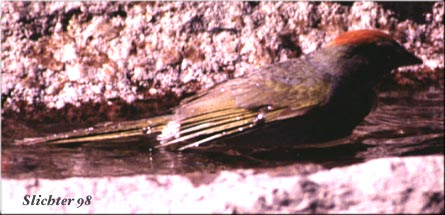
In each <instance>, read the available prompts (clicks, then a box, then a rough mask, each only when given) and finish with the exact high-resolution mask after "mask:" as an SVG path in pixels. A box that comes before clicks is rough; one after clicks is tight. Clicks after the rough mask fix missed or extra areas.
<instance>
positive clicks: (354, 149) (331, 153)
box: [2, 85, 444, 178]
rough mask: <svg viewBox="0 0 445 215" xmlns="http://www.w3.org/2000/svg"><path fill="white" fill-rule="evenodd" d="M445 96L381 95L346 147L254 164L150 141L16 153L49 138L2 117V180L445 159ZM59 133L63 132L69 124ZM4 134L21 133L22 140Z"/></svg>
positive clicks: (290, 153)
mask: <svg viewBox="0 0 445 215" xmlns="http://www.w3.org/2000/svg"><path fill="white" fill-rule="evenodd" d="M443 93H444V89H443V85H442V86H440V87H431V88H428V89H423V90H418V89H416V90H413V89H411V90H395V91H386V92H382V93H380V94H379V105H378V107H377V108H376V110H374V111H373V112H372V113H371V114H370V115H368V116H367V117H366V118H365V120H364V121H363V122H362V123H361V124H360V125H359V126H357V128H356V129H355V130H354V132H353V134H352V135H351V137H349V138H348V139H346V140H344V144H341V145H337V146H332V147H328V148H311V149H298V150H297V149H294V150H290V149H289V150H287V151H276V152H273V151H272V152H263V153H258V154H256V155H255V156H253V157H252V156H243V155H238V156H233V155H231V156H230V155H226V154H221V153H204V152H181V153H179V152H170V151H166V150H162V149H161V150H151V149H150V147H149V146H148V144H147V143H146V142H134V143H128V144H118V143H112V144H94V145H82V146H70V147H54V146H45V145H40V146H16V145H13V144H12V142H13V138H12V136H14V138H20V137H21V138H23V137H27V136H30V135H33V136H41V135H43V134H39V133H38V132H37V130H36V129H33V128H29V127H27V126H24V124H25V122H14V121H13V120H8V119H7V118H4V119H2V120H3V121H4V122H3V123H2V175H3V177H7V178H30V177H40V178H66V177H74V176H87V177H91V176H124V175H134V174H184V173H192V172H217V171H219V170H225V169H237V168H257V169H260V168H261V169H264V168H268V167H276V166H282V165H288V164H293V163H318V164H321V165H323V166H325V167H335V166H343V165H348V164H352V163H359V162H363V161H366V160H369V159H374V158H381V157H390V156H408V155H429V154H443V152H444V107H443V105H444V95H443ZM55 126H56V127H57V126H62V127H63V124H61V125H55ZM53 127H54V125H53ZM64 130H69V128H65V129H64ZM5 131H8V132H11V131H15V132H16V134H14V135H11V134H9V133H4V132H5ZM36 132H37V134H36ZM145 141H155V140H153V139H147V140H145Z"/></svg>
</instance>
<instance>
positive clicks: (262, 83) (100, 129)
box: [20, 29, 422, 151]
mask: <svg viewBox="0 0 445 215" xmlns="http://www.w3.org/2000/svg"><path fill="white" fill-rule="evenodd" d="M421 63H422V60H421V59H420V58H418V57H417V56H415V55H414V54H412V53H410V52H409V51H407V50H406V49H405V48H404V47H403V46H402V45H400V44H399V43H398V42H397V41H396V40H395V39H393V38H392V37H391V36H390V35H388V34H387V33H384V32H382V31H379V30H373V29H362V30H352V31H347V32H345V33H342V34H340V35H339V36H337V37H336V38H335V39H333V40H332V41H330V42H328V43H327V44H326V45H324V46H323V47H321V48H320V49H318V50H315V51H313V52H311V53H308V54H305V55H302V56H301V57H299V58H294V59H289V60H286V61H282V62H278V63H274V64H270V65H266V66H263V67H260V68H257V69H252V70H250V71H248V72H246V73H245V74H243V75H242V76H239V77H235V78H232V79H229V80H227V81H224V82H222V83H219V84H216V85H215V86H213V87H211V88H209V89H205V90H202V91H200V92H198V93H197V94H196V95H193V96H191V97H188V98H185V99H184V100H183V101H181V102H180V103H179V105H178V106H177V107H176V108H175V109H174V110H173V111H172V113H171V114H168V115H162V116H155V117H151V118H146V119H140V120H134V121H126V122H119V123H114V122H107V123H102V124H98V125H96V126H93V127H90V128H87V129H83V130H77V131H73V132H67V133H62V134H55V135H50V136H47V137H37V138H25V139H24V140H21V141H20V143H25V144H34V143H47V144H53V145H63V144H70V143H83V142H98V141H102V142H106V141H118V142H119V141H123V142H125V140H128V138H139V137H146V136H150V135H155V136H157V138H156V139H157V141H158V143H157V145H156V146H155V148H169V149H172V150H177V151H183V150H187V149H194V148H201V147H202V148H205V147H206V146H211V145H212V143H216V142H217V143H219V144H222V145H224V146H226V147H229V148H230V147H236V146H239V145H240V146H241V145H245V147H247V149H248V150H252V148H256V147H258V148H260V147H267V146H268V145H272V146H280V147H281V146H284V147H287V146H289V145H295V144H297V145H298V144H299V143H302V142H304V143H306V142H314V143H320V142H326V141H330V140H336V139H341V138H343V137H347V136H348V135H350V134H351V133H352V131H353V129H354V128H355V127H356V126H357V125H358V124H359V123H360V122H362V121H363V119H364V118H365V117H366V116H367V115H368V114H369V113H370V111H371V110H372V109H373V107H375V105H376V102H377V99H376V98H377V90H376V86H377V85H378V83H379V82H380V81H381V80H382V79H384V78H385V77H386V76H387V75H388V74H390V72H391V71H392V70H394V69H396V68H398V67H401V66H408V65H415V64H421ZM246 142H249V144H243V143H246Z"/></svg>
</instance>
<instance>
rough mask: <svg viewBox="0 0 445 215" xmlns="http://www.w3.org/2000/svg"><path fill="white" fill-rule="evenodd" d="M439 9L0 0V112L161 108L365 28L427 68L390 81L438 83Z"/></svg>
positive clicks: (425, 6) (428, 5) (406, 5)
mask: <svg viewBox="0 0 445 215" xmlns="http://www.w3.org/2000/svg"><path fill="white" fill-rule="evenodd" d="M407 8H408V9H407ZM409 8H411V9H412V10H409ZM413 8H414V9H413ZM412 11H415V13H414V12H412ZM443 11H444V4H443V2H429V3H423V2H411V3H403V5H401V4H397V3H382V4H380V3H374V2H356V3H353V4H352V3H343V4H338V3H310V2H253V3H249V2H130V3H125V2H101V3H98V2H96V3H88V2H66V3H65V2H5V3H3V6H2V20H1V25H2V39H1V42H2V54H1V55H2V56H1V58H2V67H1V72H2V109H3V110H2V113H4V112H13V113H20V114H23V113H24V112H25V113H27V114H28V115H27V116H25V118H26V117H32V116H33V115H36V114H37V113H36V112H38V111H41V110H42V109H43V110H46V109H51V108H52V110H60V109H62V108H66V107H67V106H69V107H71V108H74V109H75V108H76V107H80V106H81V105H83V106H84V107H86V108H84V109H83V110H82V111H79V109H76V110H77V111H71V112H70V113H69V114H71V115H76V116H77V115H81V113H82V114H83V115H82V116H81V117H83V118H88V117H91V116H93V117H94V115H95V114H96V111H91V113H88V112H87V111H86V109H87V108H91V109H94V110H96V109H98V108H100V107H97V106H94V105H90V106H85V104H101V105H103V106H110V105H113V104H115V103H117V102H116V100H118V101H121V102H123V103H131V102H135V101H141V100H143V101H144V100H150V99H154V100H155V101H154V102H158V103H160V102H161V101H163V100H166V99H167V98H168V96H171V97H175V98H180V97H182V96H184V95H188V94H190V93H193V92H196V91H197V90H198V89H200V88H206V87H210V86H212V85H214V84H215V83H218V82H221V81H224V80H226V79H228V78H230V77H234V76H239V75H242V74H243V73H244V72H245V71H247V70H250V69H252V68H256V67H260V66H263V65H266V64H270V63H273V62H278V61H283V60H286V59H288V58H294V57H298V56H300V55H301V54H303V53H308V52H311V51H314V50H315V49H317V48H319V47H320V46H322V45H323V44H324V43H325V42H327V41H329V40H331V39H332V38H334V37H335V36H337V35H338V34H340V33H342V32H344V31H347V30H353V29H363V28H377V29H380V30H383V31H386V32H389V33H390V34H392V35H393V36H394V37H395V38H396V39H397V40H399V41H400V42H401V43H402V44H403V45H404V46H405V47H407V48H408V50H410V51H413V52H415V54H416V55H418V56H420V57H421V58H422V59H423V60H424V62H425V63H424V65H422V66H420V67H414V68H406V69H405V70H402V71H400V72H399V73H396V74H398V75H396V78H397V79H398V82H399V84H409V83H412V82H413V80H412V79H414V82H416V81H419V80H423V81H425V79H426V80H429V79H435V81H441V80H442V78H443V72H441V74H442V76H440V75H439V77H437V75H434V74H435V73H434V71H436V70H437V69H442V70H443V68H444V66H443V65H444V63H443V62H444V56H443V50H444V48H443V40H444V38H443V34H444V25H443V22H444V21H443ZM407 71H408V72H407ZM410 71H411V72H410ZM412 71H417V72H416V73H414V74H415V75H410V74H412ZM400 74H402V75H400ZM403 74H405V75H403ZM407 74H408V75H407ZM405 76H408V77H411V76H414V78H412V77H411V78H404V77H405ZM415 77H419V78H415ZM441 77H442V78H441ZM150 101H151V100H150ZM175 102H177V100H175V101H172V102H171V103H168V104H164V108H168V107H172V106H174V104H175ZM119 107H121V106H119ZM102 109H103V112H107V111H117V112H119V111H122V110H120V109H123V108H120V109H119V108H117V109H118V110H115V109H116V108H115V109H113V108H112V107H106V108H102ZM140 109H143V108H140ZM138 110H139V109H138ZM69 114H66V113H65V115H69ZM47 115H48V113H47ZM47 115H45V116H46V117H48V116H47ZM36 116H38V117H40V118H42V117H41V116H40V115H36ZM35 118H36V117H35ZM49 118H51V117H49ZM72 118H75V117H72ZM108 118H110V117H108ZM59 120H60V119H59Z"/></svg>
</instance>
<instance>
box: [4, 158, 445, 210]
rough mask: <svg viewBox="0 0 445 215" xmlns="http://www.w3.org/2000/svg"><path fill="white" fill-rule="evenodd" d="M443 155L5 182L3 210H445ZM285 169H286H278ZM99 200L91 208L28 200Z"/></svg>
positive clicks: (93, 202)
mask: <svg viewBox="0 0 445 215" xmlns="http://www.w3.org/2000/svg"><path fill="white" fill-rule="evenodd" d="M443 163H444V157H443V155H435V156H424V157H403V158H383V159H376V160H371V161H367V162H365V163H362V164H357V165H352V166H348V167H338V168H333V169H329V170H327V169H322V168H319V167H318V166H315V165H314V166H311V165H306V166H305V168H306V169H308V168H309V167H310V168H309V169H312V170H309V171H307V170H306V171H305V170H304V168H303V170H302V168H301V165H298V164H297V165H293V166H287V167H282V168H280V169H279V171H275V174H274V175H270V173H268V171H260V172H258V171H254V170H249V169H247V170H237V171H230V172H228V171H222V172H220V173H218V174H208V173H194V175H193V176H191V175H188V176H187V175H186V176H178V175H158V176H148V175H138V176H131V177H105V178H68V179H64V180H48V179H24V180H12V179H3V180H2V186H3V192H2V199H3V208H2V212H4V213H27V212H32V213H61V212H63V213H179V212H182V213H444V164H443ZM278 172H281V173H278ZM25 195H41V198H48V196H49V195H52V197H53V198H58V197H61V198H75V201H78V198H83V199H84V200H86V197H87V196H88V195H90V196H91V197H92V199H91V201H90V202H89V205H87V204H84V205H83V206H80V207H79V208H77V206H78V203H77V202H73V203H72V204H71V205H64V206H63V205H59V206H57V205H52V206H46V205H45V206H42V205H38V206H37V205H35V206H30V205H23V203H24V202H25V201H24V196H25Z"/></svg>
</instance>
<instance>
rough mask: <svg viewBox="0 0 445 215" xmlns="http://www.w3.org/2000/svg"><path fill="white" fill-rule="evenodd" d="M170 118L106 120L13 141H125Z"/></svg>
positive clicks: (151, 130) (154, 129)
mask: <svg viewBox="0 0 445 215" xmlns="http://www.w3.org/2000/svg"><path fill="white" fill-rule="evenodd" d="M171 118H172V116H171V115H164V116H157V117H152V118H146V119H140V120H134V121H125V122H118V123H115V122H106V123H101V124H97V125H95V126H93V127H90V128H86V129H81V130H74V131H71V132H67V133H60V134H54V135H50V136H46V137H34V138H25V139H23V140H16V141H15V143H16V144H19V145H34V144H39V143H47V144H71V143H85V142H103V141H109V142H120V141H127V140H129V139H134V138H142V137H147V136H150V135H154V134H157V133H160V132H161V131H162V129H163V128H164V127H165V126H166V125H167V123H168V122H169V121H170V120H171Z"/></svg>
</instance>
